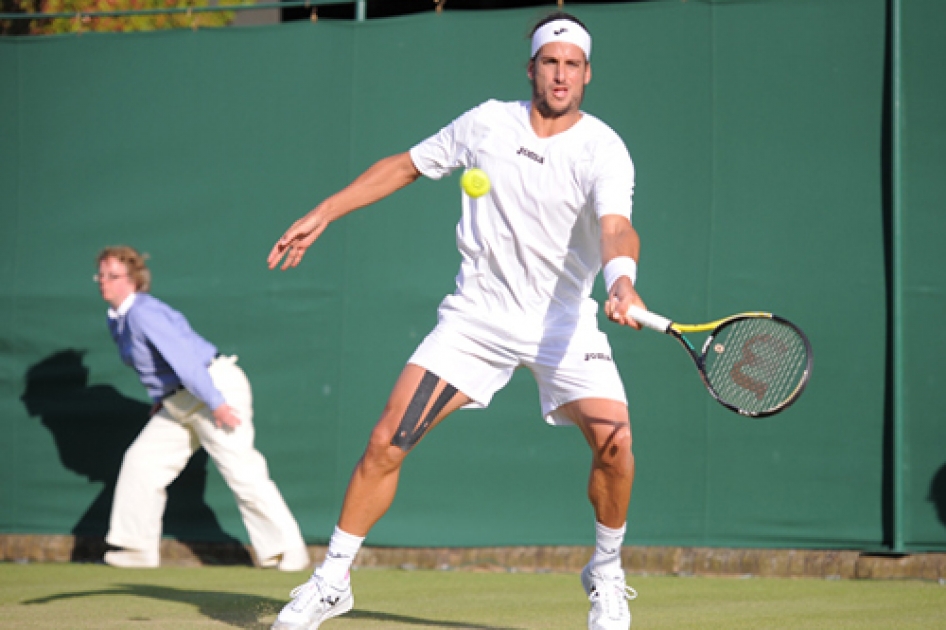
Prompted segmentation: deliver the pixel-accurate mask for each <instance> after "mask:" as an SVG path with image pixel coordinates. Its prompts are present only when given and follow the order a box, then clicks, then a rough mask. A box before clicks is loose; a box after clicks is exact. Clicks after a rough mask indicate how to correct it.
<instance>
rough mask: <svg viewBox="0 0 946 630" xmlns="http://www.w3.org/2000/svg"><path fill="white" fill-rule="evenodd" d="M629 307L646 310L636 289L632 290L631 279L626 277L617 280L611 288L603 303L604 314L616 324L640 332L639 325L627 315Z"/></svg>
mask: <svg viewBox="0 0 946 630" xmlns="http://www.w3.org/2000/svg"><path fill="white" fill-rule="evenodd" d="M631 306H639V307H640V308H642V309H644V310H647V307H646V306H644V301H643V300H641V296H640V295H638V294H637V289H635V288H634V284H633V283H632V282H631V279H630V278H628V277H627V276H622V277H620V278H618V279H617V281H615V283H614V285H613V286H612V287H611V294H610V295H609V296H608V300H607V302H605V303H604V313H605V315H607V316H608V319H610V320H611V321H613V322H615V323H617V324H621V325H622V326H630V327H631V328H633V329H635V330H640V329H641V325H640V323H639V322H638V321H637V320H635V319H634V318H633V317H629V316H628V314H627V309H629V308H630V307H631Z"/></svg>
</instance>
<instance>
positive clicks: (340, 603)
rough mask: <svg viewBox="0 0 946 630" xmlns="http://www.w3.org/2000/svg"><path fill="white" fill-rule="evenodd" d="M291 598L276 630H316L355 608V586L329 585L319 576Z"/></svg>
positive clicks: (280, 616) (294, 592)
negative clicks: (326, 621) (353, 589)
mask: <svg viewBox="0 0 946 630" xmlns="http://www.w3.org/2000/svg"><path fill="white" fill-rule="evenodd" d="M289 595H290V596H291V597H292V601H291V602H289V603H288V604H286V605H285V606H284V607H283V609H282V610H281V611H280V612H279V616H278V617H276V623H274V624H273V626H272V630H315V629H316V628H318V627H319V625H321V623H322V622H323V621H325V620H326V619H331V618H332V617H337V616H339V615H343V614H345V613H347V612H348V611H349V610H351V609H352V606H354V605H355V597H354V596H353V595H352V592H351V582H348V581H347V580H346V582H345V583H344V584H329V583H328V582H326V581H325V580H324V579H323V578H322V576H320V575H315V574H313V575H312V577H311V578H309V581H308V582H306V583H305V584H303V585H301V586H297V587H296V588H294V589H292V592H291V593H289Z"/></svg>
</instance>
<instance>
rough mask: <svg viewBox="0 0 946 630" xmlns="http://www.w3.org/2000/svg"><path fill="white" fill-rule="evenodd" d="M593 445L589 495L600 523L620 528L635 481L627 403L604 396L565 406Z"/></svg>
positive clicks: (625, 518)
mask: <svg viewBox="0 0 946 630" xmlns="http://www.w3.org/2000/svg"><path fill="white" fill-rule="evenodd" d="M562 409H563V411H565V413H566V414H567V415H568V417H569V418H571V420H572V421H573V422H574V423H575V424H577V425H578V427H579V428H580V429H581V432H582V433H583V434H584V436H585V439H586V440H587V441H588V445H589V446H590V447H591V453H592V460H591V476H590V478H589V480H588V498H589V500H590V501H591V505H592V507H594V511H595V517H596V518H597V520H598V522H599V523H601V524H602V525H605V526H607V527H611V528H614V529H618V528H620V527H621V526H623V525H624V523H625V521H626V520H627V510H628V506H629V505H630V502H631V486H632V485H633V484H634V455H633V453H632V451H631V443H632V441H631V424H630V421H629V419H628V414H627V406H626V405H624V404H623V403H620V402H617V401H614V400H606V399H603V398H586V399H583V400H577V401H574V402H571V403H568V404H567V405H565V406H564V407H562Z"/></svg>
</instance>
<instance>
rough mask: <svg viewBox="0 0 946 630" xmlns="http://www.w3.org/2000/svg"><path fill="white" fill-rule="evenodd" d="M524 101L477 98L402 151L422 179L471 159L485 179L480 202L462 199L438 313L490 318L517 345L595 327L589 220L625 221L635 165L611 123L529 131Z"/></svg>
mask: <svg viewBox="0 0 946 630" xmlns="http://www.w3.org/2000/svg"><path fill="white" fill-rule="evenodd" d="M530 107H531V105H530V103H529V102H500V101H495V100H490V101H487V102H485V103H483V104H481V105H479V106H478V107H476V108H474V109H472V110H470V111H468V112H466V113H465V114H463V115H462V116H460V117H459V118H457V119H456V120H454V121H453V122H452V123H450V124H449V125H448V126H446V127H445V128H443V129H442V130H441V131H440V132H439V133H437V134H435V135H433V136H431V137H430V138H428V139H427V140H424V141H423V142H421V143H420V144H418V145H417V146H415V147H413V148H412V149H411V151H410V155H411V159H412V160H413V162H414V165H415V166H416V167H417V169H418V170H419V171H420V172H421V173H422V174H423V175H425V176H426V177H429V178H431V179H440V178H442V177H444V176H445V175H448V174H449V173H451V172H452V171H454V170H456V169H459V168H464V169H465V168H470V167H474V166H475V167H479V168H481V169H483V170H484V171H485V172H486V173H487V175H488V176H489V178H490V181H491V184H492V186H491V189H490V192H489V193H488V194H487V195H485V196H483V197H480V198H479V199H471V198H470V197H468V196H466V195H465V194H463V195H462V198H463V200H462V205H463V211H462V217H461V219H460V223H459V224H458V225H457V246H458V248H459V250H460V254H461V256H462V263H461V266H460V272H459V274H458V275H457V278H456V283H457V290H456V292H455V293H454V294H453V295H450V296H448V297H447V298H445V299H444V301H443V302H442V303H441V305H440V310H439V314H440V317H441V319H442V320H443V319H448V320H449V319H455V318H460V319H461V320H462V321H466V322H470V323H475V324H481V325H482V324H486V325H489V324H490V323H493V324H496V325H497V327H498V328H501V329H502V330H504V331H506V332H507V333H512V334H514V335H516V336H518V337H520V339H522V340H523V341H527V340H529V339H532V338H539V337H541V336H542V335H543V334H546V335H547V334H548V333H549V332H554V330H555V329H558V328H561V329H562V331H563V332H564V331H566V330H571V331H574V330H575V328H576V325H577V324H579V323H581V324H583V325H592V326H593V327H594V328H595V329H596V328H597V323H596V312H597V304H596V303H595V302H594V301H593V300H591V298H590V297H589V296H590V294H591V289H592V286H593V284H594V278H595V276H596V275H597V273H598V271H599V270H600V268H601V240H600V239H601V237H600V227H599V222H598V221H599V219H600V217H602V216H604V215H606V214H618V215H621V216H625V217H627V218H628V219H630V217H631V196H632V194H633V189H634V165H633V163H632V162H631V158H630V155H629V154H628V151H627V148H626V147H625V145H624V142H623V141H622V140H621V138H620V137H619V136H618V135H617V133H615V132H614V131H613V130H612V129H611V128H610V127H608V126H607V125H606V124H604V123H603V122H601V121H600V120H599V119H597V118H595V117H594V116H592V115H590V114H587V113H583V114H582V117H581V119H580V120H579V121H578V122H577V123H576V124H575V125H574V126H572V127H571V128H570V129H568V130H567V131H564V132H562V133H559V134H556V135H554V136H552V137H550V138H540V137H539V136H537V135H536V134H535V132H534V131H533V129H532V125H531V124H530V122H529V108H530ZM592 322H594V323H592Z"/></svg>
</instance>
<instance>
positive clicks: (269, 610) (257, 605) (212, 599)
mask: <svg viewBox="0 0 946 630" xmlns="http://www.w3.org/2000/svg"><path fill="white" fill-rule="evenodd" d="M116 595H118V596H121V595H125V596H132V597H149V598H151V599H156V600H160V601H168V602H177V603H180V604H189V605H191V606H193V607H194V608H196V609H197V610H199V611H200V614H202V615H204V616H205V617H208V618H210V619H213V620H215V621H219V622H222V623H225V624H227V625H230V626H232V627H234V628H245V629H247V630H261V629H264V628H269V627H270V623H269V622H265V623H264V622H262V621H260V618H262V617H269V616H275V615H276V614H278V613H279V611H280V610H281V609H282V607H283V606H284V605H285V604H286V600H282V599H273V598H271V597H261V596H259V595H246V594H243V593H227V592H222V591H200V590H187V589H179V588H171V587H167V586H154V585H151V584H119V585H117V586H115V587H114V588H109V589H97V590H93V591H76V592H72V593H57V594H56V595H49V596H48V597H37V598H36V599H28V600H26V601H24V602H22V604H23V605H24V606H35V605H41V604H49V603H52V602H58V601H63V600H69V599H77V598H84V597H114V596H116ZM341 619H350V620H353V621H354V620H357V619H362V620H370V621H381V622H390V623H392V624H407V625H412V626H424V627H428V628H466V629H468V630H521V629H520V628H513V627H507V626H490V625H483V624H476V623H466V622H462V621H440V620H436V619H423V618H420V617H409V616H406V615H394V614H391V613H385V612H377V611H372V610H358V609H357V608H356V609H355V610H352V611H351V612H349V613H348V614H346V615H344V616H343V617H341ZM138 620H140V621H147V620H146V619H141V618H138Z"/></svg>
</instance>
